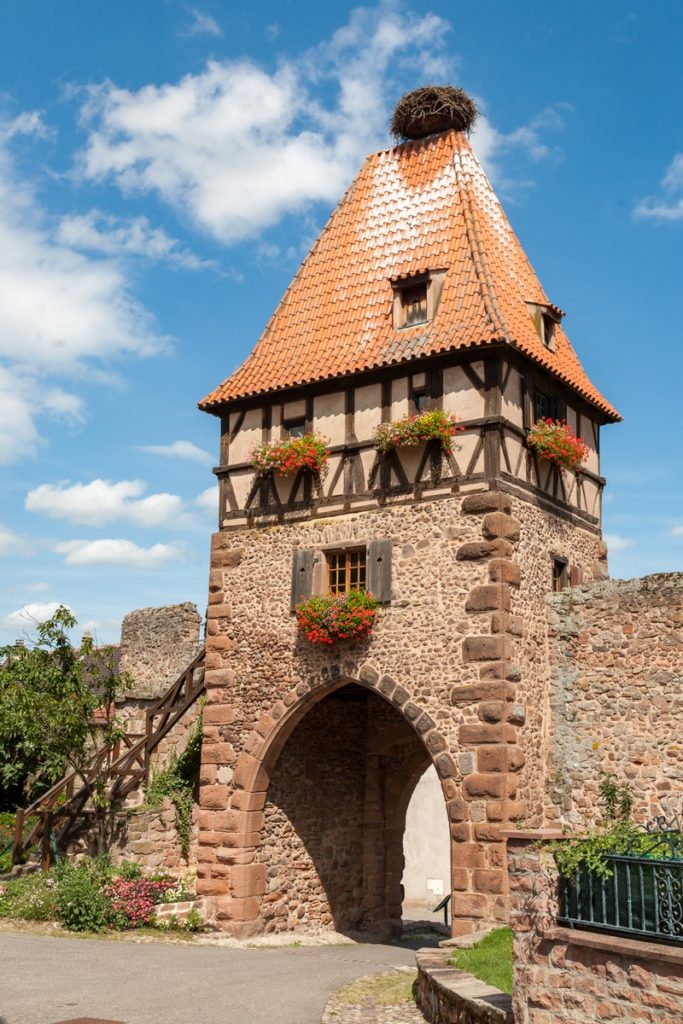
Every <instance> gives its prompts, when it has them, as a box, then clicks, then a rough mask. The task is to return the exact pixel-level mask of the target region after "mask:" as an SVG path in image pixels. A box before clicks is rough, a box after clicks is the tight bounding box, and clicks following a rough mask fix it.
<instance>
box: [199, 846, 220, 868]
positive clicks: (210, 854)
mask: <svg viewBox="0 0 683 1024" xmlns="http://www.w3.org/2000/svg"><path fill="white" fill-rule="evenodd" d="M215 862H216V851H215V850H213V849H211V847H209V846H199V847H198V848H197V863H199V864H214V863H215Z"/></svg>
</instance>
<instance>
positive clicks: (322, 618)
mask: <svg viewBox="0 0 683 1024" xmlns="http://www.w3.org/2000/svg"><path fill="white" fill-rule="evenodd" d="M378 608H379V601H378V600H377V599H376V598H375V597H373V596H372V594H368V593H367V591H365V590H351V591H350V592H349V593H348V594H320V595H316V596H314V597H310V598H309V599H308V600H307V601H302V602H301V604H298V605H297V606H296V609H295V610H296V618H297V622H298V625H299V629H300V630H301V632H302V633H303V634H304V635H305V637H306V639H307V640H309V641H310V642H311V643H312V644H328V645H329V644H334V643H336V642H337V641H339V640H358V639H360V637H363V636H369V635H370V633H371V632H372V628H373V626H374V624H375V619H376V617H377V611H378Z"/></svg>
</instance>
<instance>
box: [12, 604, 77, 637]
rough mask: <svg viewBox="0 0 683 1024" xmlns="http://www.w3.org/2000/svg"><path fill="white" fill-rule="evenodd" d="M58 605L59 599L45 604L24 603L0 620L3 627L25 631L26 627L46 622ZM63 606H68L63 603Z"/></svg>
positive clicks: (29, 627)
mask: <svg viewBox="0 0 683 1024" xmlns="http://www.w3.org/2000/svg"><path fill="white" fill-rule="evenodd" d="M59 607H60V603H59V601H48V602H46V603H45V604H25V605H24V606H23V607H22V608H17V610H16V611H14V612H10V614H9V615H6V616H5V618H4V619H2V621H1V622H0V626H2V628H3V629H9V630H15V631H16V632H19V631H21V632H25V631H26V630H27V629H31V628H32V627H34V626H36V625H38V623H40V622H47V620H48V619H50V618H52V616H53V615H54V613H55V612H56V611H57V609H58V608H59ZM64 607H68V605H65V606H64Z"/></svg>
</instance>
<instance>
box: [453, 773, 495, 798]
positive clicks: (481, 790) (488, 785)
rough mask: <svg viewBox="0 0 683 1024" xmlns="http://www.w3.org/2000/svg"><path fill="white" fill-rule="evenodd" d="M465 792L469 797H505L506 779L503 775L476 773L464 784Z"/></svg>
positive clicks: (468, 777)
mask: <svg viewBox="0 0 683 1024" xmlns="http://www.w3.org/2000/svg"><path fill="white" fill-rule="evenodd" d="M462 788H463V792H464V793H465V795H466V796H468V797H475V798H476V797H481V796H490V797H503V796H505V795H506V793H505V779H504V778H503V777H502V776H501V775H496V774H481V773H478V772H477V773H474V774H473V775H468V776H467V778H466V779H465V780H464V782H463V784H462Z"/></svg>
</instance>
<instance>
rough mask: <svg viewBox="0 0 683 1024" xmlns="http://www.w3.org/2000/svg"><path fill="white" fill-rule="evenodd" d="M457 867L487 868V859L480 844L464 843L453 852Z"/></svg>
mask: <svg viewBox="0 0 683 1024" xmlns="http://www.w3.org/2000/svg"><path fill="white" fill-rule="evenodd" d="M453 859H454V863H455V866H457V867H459V868H483V867H486V858H485V855H484V850H483V848H482V847H481V846H480V845H479V843H462V844H461V845H460V846H458V847H457V849H455V850H454V851H453Z"/></svg>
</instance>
